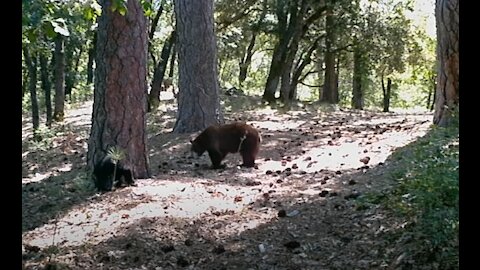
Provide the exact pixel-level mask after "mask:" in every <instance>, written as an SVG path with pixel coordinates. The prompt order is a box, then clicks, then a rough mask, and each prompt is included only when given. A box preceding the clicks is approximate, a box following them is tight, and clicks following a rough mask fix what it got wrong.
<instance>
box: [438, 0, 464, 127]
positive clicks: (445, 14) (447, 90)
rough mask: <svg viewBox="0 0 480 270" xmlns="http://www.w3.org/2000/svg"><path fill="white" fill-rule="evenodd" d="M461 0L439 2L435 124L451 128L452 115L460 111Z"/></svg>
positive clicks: (440, 0)
mask: <svg viewBox="0 0 480 270" xmlns="http://www.w3.org/2000/svg"><path fill="white" fill-rule="evenodd" d="M458 12H459V9H458V0H437V1H436V6H435V17H436V21H437V65H438V66H437V68H438V75H437V87H436V91H435V112H434V116H433V123H434V124H436V125H439V126H446V125H448V123H449V121H450V118H451V117H452V113H453V112H454V111H455V109H456V108H458V99H459V82H458V79H459V78H458V77H459V66H458V57H459V55H458V54H459V51H458V30H459V26H458V17H459V16H458Z"/></svg>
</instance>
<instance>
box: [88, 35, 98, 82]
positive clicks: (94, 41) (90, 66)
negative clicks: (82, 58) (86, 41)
mask: <svg viewBox="0 0 480 270" xmlns="http://www.w3.org/2000/svg"><path fill="white" fill-rule="evenodd" d="M96 48H97V31H96V30H95V31H94V32H93V39H92V44H91V45H90V48H89V49H88V62H87V84H90V83H93V74H94V72H93V63H94V61H95V54H96Z"/></svg>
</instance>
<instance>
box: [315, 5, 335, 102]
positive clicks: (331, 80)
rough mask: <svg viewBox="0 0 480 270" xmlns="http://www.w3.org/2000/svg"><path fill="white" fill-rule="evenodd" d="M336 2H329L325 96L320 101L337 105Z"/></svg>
mask: <svg viewBox="0 0 480 270" xmlns="http://www.w3.org/2000/svg"><path fill="white" fill-rule="evenodd" d="M333 5H334V2H333V1H328V5H327V15H326V16H325V17H326V18H325V31H326V39H325V76H324V78H325V81H324V83H323V95H322V98H321V99H320V101H323V102H327V103H330V104H336V103H338V101H339V98H338V88H337V71H336V70H335V65H336V56H335V52H334V51H333V47H334V44H335V32H334V31H335V29H334V27H335V23H334V19H335V18H334V16H333V8H334V6H333Z"/></svg>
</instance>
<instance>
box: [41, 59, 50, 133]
mask: <svg viewBox="0 0 480 270" xmlns="http://www.w3.org/2000/svg"><path fill="white" fill-rule="evenodd" d="M40 76H41V81H42V89H43V92H44V94H45V108H46V119H47V120H46V125H47V126H48V127H50V126H51V124H52V120H53V119H52V117H53V113H52V97H51V96H52V95H51V89H52V83H51V80H50V69H49V66H48V59H47V56H46V55H45V54H44V53H40Z"/></svg>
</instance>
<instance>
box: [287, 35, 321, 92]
mask: <svg viewBox="0 0 480 270" xmlns="http://www.w3.org/2000/svg"><path fill="white" fill-rule="evenodd" d="M319 41H320V38H317V39H316V40H315V41H314V42H313V44H312V45H311V46H310V48H309V49H308V51H307V52H306V53H305V55H304V56H303V57H300V59H299V60H298V63H297V65H296V67H295V70H294V71H293V75H292V79H291V83H290V91H289V97H288V98H289V99H290V100H295V99H297V84H298V83H299V81H300V76H301V75H302V72H303V70H304V69H305V67H306V66H307V65H308V64H310V63H311V62H312V54H313V52H314V51H315V49H317V46H318V42H319Z"/></svg>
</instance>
